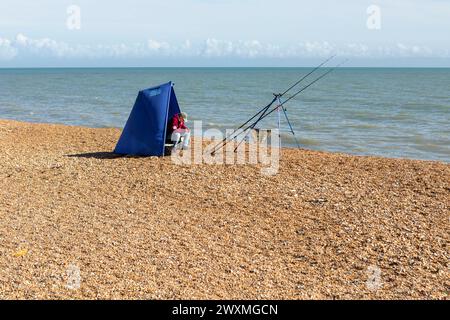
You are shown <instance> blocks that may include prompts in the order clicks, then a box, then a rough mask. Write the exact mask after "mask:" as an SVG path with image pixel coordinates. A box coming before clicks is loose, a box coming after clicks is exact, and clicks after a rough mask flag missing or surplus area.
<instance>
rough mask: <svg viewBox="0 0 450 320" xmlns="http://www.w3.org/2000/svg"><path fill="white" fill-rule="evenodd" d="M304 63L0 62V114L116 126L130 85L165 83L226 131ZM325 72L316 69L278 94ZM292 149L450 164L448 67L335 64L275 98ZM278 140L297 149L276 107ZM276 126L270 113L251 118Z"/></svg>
mask: <svg viewBox="0 0 450 320" xmlns="http://www.w3.org/2000/svg"><path fill="white" fill-rule="evenodd" d="M311 70H312V68H110V69H109V68H98V69H96V68H79V69H77V68H67V69H63V68H61V69H59V68H49V69H45V68H44V69H0V118H2V119H13V120H19V121H30V122H40V123H60V124H67V125H77V126H88V127H99V128H104V127H117V128H122V127H123V126H124V124H125V122H126V120H127V118H128V115H129V113H130V110H131V108H132V107H133V104H134V101H135V99H136V96H137V94H138V92H139V90H142V89H145V88H149V87H154V86H157V85H159V84H162V83H166V82H168V81H173V82H174V83H175V91H176V94H177V97H178V100H179V103H180V106H181V108H182V110H183V111H185V112H186V113H187V114H188V115H189V122H190V123H191V124H192V123H193V121H200V120H201V121H202V123H203V128H204V130H209V129H219V130H222V131H224V130H226V129H233V128H236V127H238V126H240V125H241V124H242V123H244V122H245V121H246V120H247V119H248V118H250V117H251V116H253V115H254V114H255V113H257V112H258V111H259V110H261V109H262V108H263V107H264V106H265V105H267V104H268V103H269V102H271V101H272V99H273V94H274V93H282V92H284V91H285V90H286V89H287V88H289V87H290V86H291V85H292V84H294V83H295V82H296V81H298V80H299V79H301V78H302V77H303V76H305V75H306V74H308V73H309V72H310V71H311ZM326 70H327V69H321V70H317V71H316V72H315V73H313V74H312V75H311V76H309V77H308V78H306V79H305V80H304V81H303V82H301V83H300V84H299V85H298V86H297V87H295V88H293V89H292V90H291V91H290V92H288V93H287V94H286V95H285V96H284V97H283V98H282V99H283V101H284V100H286V99H289V98H290V97H292V96H293V95H294V94H295V93H296V92H297V91H299V90H301V89H302V88H304V87H306V86H308V85H309V84H310V83H311V82H313V81H314V80H315V79H316V78H317V77H320V75H321V74H323V73H324V72H326ZM285 107H286V114H287V119H289V122H290V123H291V126H292V128H293V130H294V132H295V137H296V138H297V140H298V142H299V144H300V147H301V148H305V149H311V150H323V151H331V152H343V153H347V154H355V155H374V156H382V157H394V158H410V159H423V160H437V161H443V162H447V163H448V162H450V69H445V68H442V69H439V68H433V69H427V68H340V69H337V70H335V71H334V72H332V73H330V74H329V75H327V76H326V77H324V78H323V79H320V80H319V81H318V82H316V83H314V84H313V85H311V86H310V87H308V88H307V89H306V90H304V91H303V92H301V93H300V94H299V95H298V96H296V97H295V98H293V99H291V100H290V101H288V102H287V103H286V104H285ZM280 116H281V117H280V119H281V122H280V124H281V129H282V144H283V146H285V147H297V144H296V141H295V138H294V135H293V134H292V133H291V132H290V127H289V124H288V121H287V119H286V116H285V115H284V113H281V114H280ZM258 127H260V128H262V129H275V128H277V127H278V113H277V112H274V113H273V114H272V115H270V116H269V117H267V118H266V119H265V120H264V121H263V122H262V123H260V124H259V125H258Z"/></svg>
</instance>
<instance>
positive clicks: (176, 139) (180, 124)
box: [168, 112, 191, 150]
mask: <svg viewBox="0 0 450 320" xmlns="http://www.w3.org/2000/svg"><path fill="white" fill-rule="evenodd" d="M186 121H187V114H186V113H184V112H182V113H179V114H176V115H175V116H174V117H173V118H172V120H171V121H170V123H169V125H168V129H169V130H170V134H171V140H172V142H173V143H174V144H175V148H177V147H178V145H179V144H180V140H181V138H183V145H182V148H183V150H187V149H188V148H189V143H190V140H191V131H190V130H189V128H188V127H187V126H186Z"/></svg>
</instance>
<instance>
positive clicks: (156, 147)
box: [114, 82, 179, 156]
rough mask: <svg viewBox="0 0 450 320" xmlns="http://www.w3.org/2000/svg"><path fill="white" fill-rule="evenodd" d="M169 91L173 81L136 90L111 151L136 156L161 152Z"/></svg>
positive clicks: (155, 154) (162, 150)
mask: <svg viewBox="0 0 450 320" xmlns="http://www.w3.org/2000/svg"><path fill="white" fill-rule="evenodd" d="M172 91H173V89H172V83H171V82H169V83H166V84H164V85H161V86H159V87H155V88H151V89H146V90H143V91H140V92H139V94H138V97H137V99H136V102H135V104H134V107H133V109H132V111H131V114H130V117H129V119H128V121H127V123H126V125H125V128H124V129H123V132H122V136H121V137H120V139H119V142H118V143H117V146H116V149H115V150H114V153H117V154H126V155H136V156H163V155H164V144H165V135H166V127H167V121H168V113H169V102H170V97H171V95H172ZM177 105H178V104H177ZM178 108H179V107H178Z"/></svg>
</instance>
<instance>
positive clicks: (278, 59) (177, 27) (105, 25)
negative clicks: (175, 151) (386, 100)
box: [0, 0, 450, 67]
mask: <svg viewBox="0 0 450 320" xmlns="http://www.w3.org/2000/svg"><path fill="white" fill-rule="evenodd" d="M73 6H75V7H73ZM73 8H75V9H73ZM74 10H75V11H74ZM78 10H79V11H78ZM78 13H79V14H78ZM449 17H450V1H448V0H395V1H393V0H378V1H375V0H373V1H365V0H342V1H331V0H316V1H303V0H277V1H274V0H171V1H154V0H147V1H145V0H127V1H105V0H96V1H88V0H71V1H65V0H34V1H30V0H2V1H1V2H0V67H45V66H67V67H76V66H305V65H313V64H316V63H317V61H320V60H323V58H324V57H327V56H330V55H331V54H338V55H339V56H341V57H349V58H350V62H349V65H351V66H447V67H450V40H449V39H450V37H449V34H450V19H449Z"/></svg>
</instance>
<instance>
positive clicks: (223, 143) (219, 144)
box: [211, 55, 336, 155]
mask: <svg viewBox="0 0 450 320" xmlns="http://www.w3.org/2000/svg"><path fill="white" fill-rule="evenodd" d="M335 57H336V55H333V56H331V57H329V58H328V59H326V60H325V61H324V62H322V63H321V64H320V65H318V66H317V67H315V68H314V69H313V70H311V71H310V72H309V73H308V74H306V75H305V76H303V77H302V78H301V79H300V80H299V81H297V82H296V83H294V84H293V85H292V86H290V87H289V88H288V89H287V90H286V91H284V92H283V93H281V94H274V99H273V100H272V101H271V102H270V103H269V104H268V105H267V106H265V107H264V108H262V109H261V110H260V111H259V112H258V113H256V114H255V115H254V116H253V117H251V118H250V119H248V120H247V121H246V122H245V123H244V124H242V125H241V126H240V127H239V128H237V129H236V130H234V131H233V132H232V133H231V134H230V135H228V137H225V139H223V140H222V141H221V142H219V143H218V144H217V145H216V146H214V148H213V151H212V152H211V155H214V154H215V153H216V152H217V151H219V150H220V149H222V148H224V147H225V146H226V145H227V144H228V142H229V141H230V139H231V138H232V137H233V136H235V137H236V136H237V135H236V133H237V132H239V130H241V129H242V128H243V127H245V126H246V125H247V124H249V123H250V122H251V121H252V120H253V119H255V118H256V117H257V116H260V117H259V118H258V120H257V121H256V123H259V122H260V121H261V120H262V119H264V118H265V115H266V113H267V110H269V109H270V107H271V106H272V105H273V104H274V103H275V101H277V100H278V99H279V98H281V97H283V96H285V95H286V94H287V93H288V92H289V91H291V90H292V89H293V88H295V87H296V86H297V85H299V84H300V83H301V82H302V81H304V80H305V79H307V78H308V77H309V76H310V75H312V74H313V73H314V72H316V71H317V70H319V69H320V68H321V67H322V66H324V65H325V64H326V63H328V62H329V61H330V60H332V59H333V58H335ZM242 131H243V132H245V131H247V130H242ZM219 146H220V148H218V147H219Z"/></svg>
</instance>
